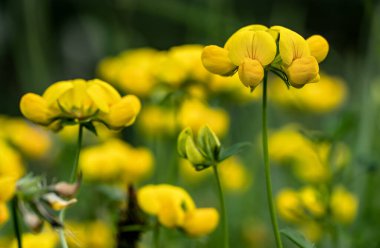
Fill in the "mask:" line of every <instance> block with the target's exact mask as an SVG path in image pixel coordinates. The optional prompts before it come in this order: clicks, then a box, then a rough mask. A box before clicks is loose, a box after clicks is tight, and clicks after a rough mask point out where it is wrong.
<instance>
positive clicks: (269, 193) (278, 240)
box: [262, 71, 283, 248]
mask: <svg viewBox="0 0 380 248" xmlns="http://www.w3.org/2000/svg"><path fill="white" fill-rule="evenodd" d="M267 84H268V71H265V72H264V79H263V103H262V124H263V126H262V129H263V130H262V132H263V134H262V145H263V156H264V167H265V182H266V189H267V198H268V199H267V200H268V205H269V212H270V217H271V221H272V228H273V233H274V236H275V239H276V245H277V248H282V247H283V245H282V241H281V236H280V231H279V229H278V221H277V216H276V209H275V206H274V203H273V193H272V180H271V174H270V164H269V152H268V129H267V86H268V85H267Z"/></svg>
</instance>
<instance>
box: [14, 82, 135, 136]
mask: <svg viewBox="0 0 380 248" xmlns="http://www.w3.org/2000/svg"><path fill="white" fill-rule="evenodd" d="M140 108H141V103H140V101H139V99H138V98H137V97H136V96H134V95H127V96H124V97H121V96H120V94H119V93H118V92H117V91H116V90H115V89H114V88H113V87H112V86H111V85H109V84H108V83H106V82H103V81H101V80H99V79H94V80H89V81H85V80H83V79H75V80H68V81H60V82H57V83H54V84H53V85H51V86H50V87H48V88H47V89H46V90H45V92H44V93H43V95H42V96H39V95H37V94H34V93H27V94H25V95H24V96H23V97H22V98H21V101H20V109H21V112H22V114H23V115H24V116H25V117H26V118H28V119H29V120H31V121H33V122H35V123H38V124H40V125H43V126H47V127H49V128H50V129H52V130H55V131H57V130H60V129H61V128H62V126H63V125H64V124H77V123H88V122H92V121H96V122H101V123H103V124H105V125H106V126H107V127H108V128H110V129H114V130H119V129H122V128H123V127H126V126H129V125H131V124H132V123H133V122H134V120H135V118H136V116H137V114H138V113H139V111H140Z"/></svg>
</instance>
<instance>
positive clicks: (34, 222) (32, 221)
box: [23, 212, 44, 233]
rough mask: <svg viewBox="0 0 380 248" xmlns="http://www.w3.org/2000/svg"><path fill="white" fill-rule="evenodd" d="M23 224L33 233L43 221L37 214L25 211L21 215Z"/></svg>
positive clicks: (39, 227)
mask: <svg viewBox="0 0 380 248" xmlns="http://www.w3.org/2000/svg"><path fill="white" fill-rule="evenodd" d="M23 218H24V222H25V224H26V225H27V226H28V227H29V229H30V230H31V231H32V232H33V233H39V232H41V230H42V227H43V226H44V222H43V221H42V220H41V219H40V217H38V215H36V214H34V213H32V212H26V213H24V215H23Z"/></svg>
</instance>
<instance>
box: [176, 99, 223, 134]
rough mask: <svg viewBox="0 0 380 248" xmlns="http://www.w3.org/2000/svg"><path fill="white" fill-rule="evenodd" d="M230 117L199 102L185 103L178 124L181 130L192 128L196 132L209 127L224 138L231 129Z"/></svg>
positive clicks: (220, 110) (188, 101)
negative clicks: (203, 127)
mask: <svg viewBox="0 0 380 248" xmlns="http://www.w3.org/2000/svg"><path fill="white" fill-rule="evenodd" d="M229 121H230V120H229V116H228V114H227V112H226V111H224V110H223V109H218V108H210V107H208V106H207V105H206V104H205V103H203V102H201V101H197V100H187V101H185V102H184V103H183V104H182V106H181V108H180V110H179V113H178V122H179V124H180V127H181V129H182V128H186V127H190V128H191V129H192V130H193V131H194V132H198V130H199V129H200V128H201V127H202V126H204V125H208V126H209V127H210V128H211V129H212V130H213V131H214V132H215V134H216V135H217V136H218V137H222V136H224V135H225V134H226V133H227V131H228V128H229Z"/></svg>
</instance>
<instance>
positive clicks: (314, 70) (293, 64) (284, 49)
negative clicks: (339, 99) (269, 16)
mask: <svg viewBox="0 0 380 248" xmlns="http://www.w3.org/2000/svg"><path fill="white" fill-rule="evenodd" d="M271 29H272V30H274V31H277V32H279V53H280V57H281V59H282V66H283V69H284V71H285V72H286V74H287V76H288V79H289V82H290V84H291V85H292V86H293V87H295V88H302V87H303V86H304V85H305V84H307V83H312V82H317V81H318V80H319V66H318V62H317V60H316V59H315V57H313V56H312V55H311V53H310V49H309V46H308V43H307V42H306V40H305V39H304V38H303V37H302V36H300V35H299V34H297V33H296V32H294V31H292V30H290V29H287V28H284V27H281V26H273V27H271Z"/></svg>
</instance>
